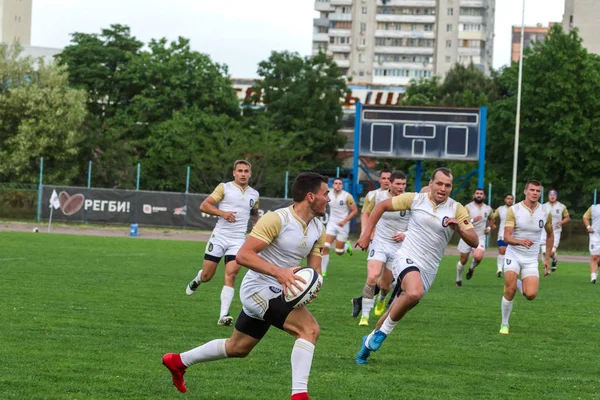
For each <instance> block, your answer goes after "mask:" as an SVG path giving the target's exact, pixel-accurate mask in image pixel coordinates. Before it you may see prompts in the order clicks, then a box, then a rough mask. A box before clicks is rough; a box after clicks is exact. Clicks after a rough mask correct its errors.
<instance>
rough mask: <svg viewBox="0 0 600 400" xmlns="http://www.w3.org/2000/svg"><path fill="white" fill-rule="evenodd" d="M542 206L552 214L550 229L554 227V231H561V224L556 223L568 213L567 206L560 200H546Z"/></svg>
mask: <svg viewBox="0 0 600 400" xmlns="http://www.w3.org/2000/svg"><path fill="white" fill-rule="evenodd" d="M544 207H545V208H547V209H548V211H549V212H550V214H552V229H554V233H560V232H562V226H558V225H557V223H559V222H560V221H562V220H563V219H564V218H566V217H567V216H568V215H569V212H568V211H567V206H565V205H564V204H563V203H561V202H560V201H555V202H554V204H552V203H550V202H549V201H547V202H546V203H544Z"/></svg>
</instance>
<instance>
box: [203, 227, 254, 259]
mask: <svg viewBox="0 0 600 400" xmlns="http://www.w3.org/2000/svg"><path fill="white" fill-rule="evenodd" d="M245 240H246V239H245V238H244V239H231V238H227V237H225V235H224V234H214V233H213V234H211V235H210V240H209V241H208V243H206V250H205V252H204V254H206V255H209V256H213V257H217V258H222V257H223V256H235V255H236V254H237V252H238V250H239V249H240V248H241V247H242V245H243V244H244V241H245Z"/></svg>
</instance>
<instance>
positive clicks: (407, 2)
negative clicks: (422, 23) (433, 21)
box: [378, 0, 436, 8]
mask: <svg viewBox="0 0 600 400" xmlns="http://www.w3.org/2000/svg"><path fill="white" fill-rule="evenodd" d="M435 3H436V1H435V0H389V1H388V2H387V4H386V6H388V7H431V8H435ZM378 5H379V4H378Z"/></svg>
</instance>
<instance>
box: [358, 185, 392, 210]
mask: <svg viewBox="0 0 600 400" xmlns="http://www.w3.org/2000/svg"><path fill="white" fill-rule="evenodd" d="M386 191H387V190H383V189H381V188H379V189H375V190H371V191H369V193H367V195H366V196H365V202H364V203H363V207H362V210H361V212H362V213H365V212H371V210H373V207H375V206H374V204H373V202H374V201H375V197H376V196H377V193H380V192H386Z"/></svg>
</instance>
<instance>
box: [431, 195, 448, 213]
mask: <svg viewBox="0 0 600 400" xmlns="http://www.w3.org/2000/svg"><path fill="white" fill-rule="evenodd" d="M427 199H428V200H429V202H430V203H431V205H432V206H433V212H437V209H438V208H440V207H441V206H443V205H444V204H446V203H447V202H448V199H449V197H446V200H444V201H442V202H441V203H440V204H438V203H436V202H435V200H434V199H432V198H431V192H429V193H428V194H427Z"/></svg>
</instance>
